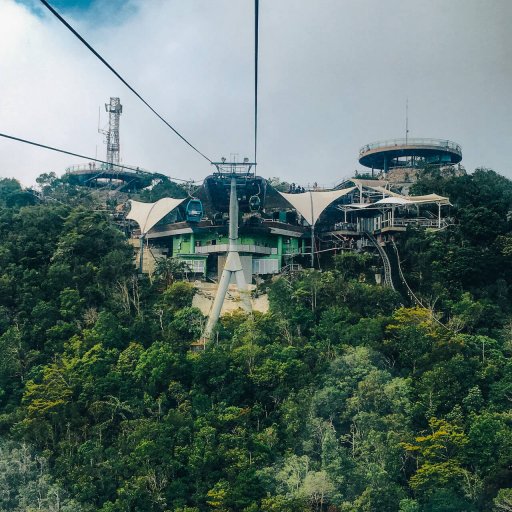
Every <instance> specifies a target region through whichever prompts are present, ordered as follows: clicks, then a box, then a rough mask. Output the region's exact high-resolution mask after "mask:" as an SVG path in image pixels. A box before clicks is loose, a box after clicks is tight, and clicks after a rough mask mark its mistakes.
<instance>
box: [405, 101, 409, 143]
mask: <svg viewBox="0 0 512 512" xmlns="http://www.w3.org/2000/svg"><path fill="white" fill-rule="evenodd" d="M408 138H409V98H406V99H405V144H407V140H408Z"/></svg>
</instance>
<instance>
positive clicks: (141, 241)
mask: <svg viewBox="0 0 512 512" xmlns="http://www.w3.org/2000/svg"><path fill="white" fill-rule="evenodd" d="M143 265H144V235H140V239H139V274H142V269H143Z"/></svg>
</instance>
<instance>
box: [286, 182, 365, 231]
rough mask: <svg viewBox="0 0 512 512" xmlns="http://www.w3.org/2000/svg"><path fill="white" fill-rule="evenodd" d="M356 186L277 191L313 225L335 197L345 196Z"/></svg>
mask: <svg viewBox="0 0 512 512" xmlns="http://www.w3.org/2000/svg"><path fill="white" fill-rule="evenodd" d="M355 188H356V187H350V188H344V189H343V190H330V191H328V192H324V191H322V192H313V191H308V192H302V193H301V194H286V193H284V192H279V194H281V196H283V197H284V198H285V199H286V200H287V201H288V202H289V203H290V204H291V205H292V206H293V207H294V208H295V209H296V210H297V211H298V212H299V213H300V214H301V215H302V216H303V217H304V218H305V219H306V221H307V222H308V224H309V225H311V226H312V225H313V224H315V223H316V221H317V220H318V219H319V218H320V215H322V212H323V211H324V210H325V209H326V208H327V207H328V206H329V205H330V204H331V203H333V202H334V201H336V199H339V198H340V197H343V196H346V195H347V194H349V193H350V192H352V190H354V189H355Z"/></svg>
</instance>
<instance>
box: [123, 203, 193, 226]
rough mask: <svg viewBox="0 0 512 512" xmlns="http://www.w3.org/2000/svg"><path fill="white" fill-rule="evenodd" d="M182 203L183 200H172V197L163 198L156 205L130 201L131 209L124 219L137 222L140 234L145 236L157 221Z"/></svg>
mask: <svg viewBox="0 0 512 512" xmlns="http://www.w3.org/2000/svg"><path fill="white" fill-rule="evenodd" d="M183 201H185V199H174V198H172V197H164V198H163V199H159V200H158V201H157V202H156V203H141V202H140V201H134V200H133V199H130V206H131V209H130V212H129V213H128V215H127V216H126V218H127V219H131V220H134V221H135V222H137V224H138V225H139V227H140V232H141V234H142V235H145V234H146V233H147V232H148V231H149V230H150V229H151V228H152V227H153V226H155V224H156V223H157V222H158V221H160V220H162V219H163V218H164V217H165V216H166V215H167V214H168V213H170V212H172V211H173V210H174V209H175V208H176V207H178V206H179V205H180V204H181V203H182V202H183Z"/></svg>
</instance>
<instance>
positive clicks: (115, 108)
mask: <svg viewBox="0 0 512 512" xmlns="http://www.w3.org/2000/svg"><path fill="white" fill-rule="evenodd" d="M105 110H106V111H107V112H108V132H107V133H106V134H105V135H106V139H107V162H108V164H109V167H110V168H112V167H114V166H116V165H119V118H120V117H121V113H122V112H123V106H122V105H121V100H120V99H119V98H110V103H105Z"/></svg>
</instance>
